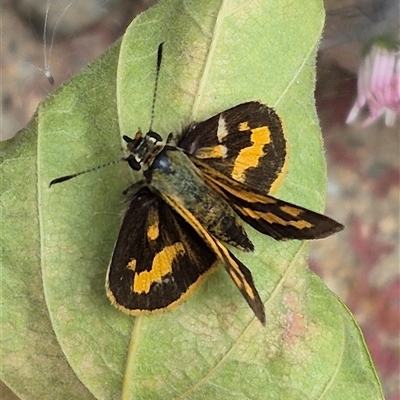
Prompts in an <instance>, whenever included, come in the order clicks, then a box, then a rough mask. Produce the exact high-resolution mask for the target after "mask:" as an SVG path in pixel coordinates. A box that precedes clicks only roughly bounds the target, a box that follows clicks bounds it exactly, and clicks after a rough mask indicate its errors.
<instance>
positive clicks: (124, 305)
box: [106, 188, 217, 314]
mask: <svg viewBox="0 0 400 400" xmlns="http://www.w3.org/2000/svg"><path fill="white" fill-rule="evenodd" d="M216 261H217V257H216V255H215V254H214V252H213V251H212V250H210V249H209V247H208V246H207V245H206V244H205V243H204V241H203V240H202V239H201V238H200V237H199V235H198V234H197V232H196V231H195V230H194V229H193V228H192V226H191V225H190V224H188V223H187V222H186V221H185V220H184V219H183V218H182V217H181V216H180V215H179V214H177V213H175V212H174V211H173V210H172V209H171V208H170V206H169V205H167V204H166V203H165V202H164V201H163V200H162V199H161V198H159V197H157V196H156V195H154V194H153V193H152V192H150V191H149V190H148V189H147V188H144V189H141V190H140V191H139V192H138V193H137V194H136V195H135V196H134V197H133V199H132V200H131V202H130V205H129V208H128V210H127V212H126V214H125V217H124V219H123V222H122V226H121V230H120V233H119V236H118V239H117V242H116V245H115V249H114V253H113V256H112V259H111V263H110V265H109V269H108V274H107V282H106V288H107V295H108V297H109V298H110V299H111V302H112V303H113V304H114V305H115V306H116V307H117V308H118V309H120V310H122V311H124V312H127V313H130V314H140V313H143V312H146V311H156V310H160V309H163V308H169V307H171V306H173V305H175V304H178V302H179V301H181V300H183V299H184V298H185V297H186V296H187V295H188V294H189V293H190V292H191V291H192V290H193V289H194V288H195V286H196V284H197V283H198V282H199V280H200V278H201V277H203V276H204V274H205V273H206V272H207V271H209V270H210V269H211V268H212V267H213V265H215V264H216Z"/></svg>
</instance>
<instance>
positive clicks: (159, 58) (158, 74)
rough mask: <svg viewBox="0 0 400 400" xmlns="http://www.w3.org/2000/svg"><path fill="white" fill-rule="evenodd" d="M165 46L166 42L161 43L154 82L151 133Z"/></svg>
mask: <svg viewBox="0 0 400 400" xmlns="http://www.w3.org/2000/svg"><path fill="white" fill-rule="evenodd" d="M163 45H164V42H162V43H160V44H159V46H158V53H157V69H156V80H155V82H154V92H153V101H152V103H151V116H150V127H149V132H151V131H152V128H153V121H154V112H155V108H156V107H155V106H156V98H157V87H158V77H159V76H160V68H161V61H162V52H163Z"/></svg>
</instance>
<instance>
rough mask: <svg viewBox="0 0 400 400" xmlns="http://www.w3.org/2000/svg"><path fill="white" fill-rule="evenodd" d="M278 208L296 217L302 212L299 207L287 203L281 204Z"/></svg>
mask: <svg viewBox="0 0 400 400" xmlns="http://www.w3.org/2000/svg"><path fill="white" fill-rule="evenodd" d="M280 209H281V210H282V211H283V212H285V213H286V214H289V215H291V216H292V217H298V216H299V215H300V214H301V212H302V210H300V208H297V207H292V206H288V205H284V206H281V207H280Z"/></svg>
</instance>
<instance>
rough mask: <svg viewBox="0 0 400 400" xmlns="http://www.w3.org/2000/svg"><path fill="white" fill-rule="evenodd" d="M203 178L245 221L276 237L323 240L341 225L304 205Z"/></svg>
mask: <svg viewBox="0 0 400 400" xmlns="http://www.w3.org/2000/svg"><path fill="white" fill-rule="evenodd" d="M205 179H206V181H207V182H208V184H209V185H210V186H212V187H214V189H215V190H216V191H217V192H219V193H220V194H221V196H222V197H224V198H225V199H226V200H227V201H228V202H229V204H230V205H231V206H232V208H233V209H234V210H235V211H236V212H237V213H238V214H239V216H240V217H241V218H242V219H243V220H244V221H246V222H247V223H248V224H249V225H251V226H252V227H253V228H254V229H256V230H258V231H259V232H261V233H264V234H265V235H269V236H271V237H273V238H274V239H276V240H286V239H299V240H310V239H322V238H325V237H327V236H330V235H332V234H333V233H336V232H339V231H341V230H342V229H343V228H344V227H343V225H342V224H340V223H339V222H336V221H335V220H333V219H332V218H329V217H327V216H326V215H323V214H319V213H317V212H314V211H311V210H308V209H307V208H304V207H300V206H297V205H295V204H291V203H288V202H286V201H283V200H279V199H276V198H274V197H272V196H268V195H263V194H256V193H253V192H248V191H247V190H246V188H245V187H241V188H238V187H237V186H236V187H233V186H229V185H228V186H226V185H224V184H223V182H221V181H220V180H218V179H215V178H213V177H212V176H210V175H206V174H205Z"/></svg>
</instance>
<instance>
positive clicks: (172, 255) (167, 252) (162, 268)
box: [132, 242, 185, 293]
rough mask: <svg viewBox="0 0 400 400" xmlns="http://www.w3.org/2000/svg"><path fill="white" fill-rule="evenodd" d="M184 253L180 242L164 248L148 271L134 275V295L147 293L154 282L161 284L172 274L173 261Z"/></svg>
mask: <svg viewBox="0 0 400 400" xmlns="http://www.w3.org/2000/svg"><path fill="white" fill-rule="evenodd" d="M184 252H185V249H184V247H183V244H182V243H181V242H177V243H174V244H172V245H170V246H166V247H164V248H163V249H162V250H161V251H160V252H159V253H157V254H156V256H155V257H154V259H153V264H152V266H151V270H150V271H143V272H140V273H137V274H135V278H134V281H133V288H132V289H133V291H134V292H135V293H149V291H150V287H151V285H152V284H153V283H155V282H161V280H162V278H163V277H164V276H166V275H167V274H169V273H171V272H172V263H173V260H174V259H176V258H178V257H179V256H180V255H182V254H183V253H184Z"/></svg>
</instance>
